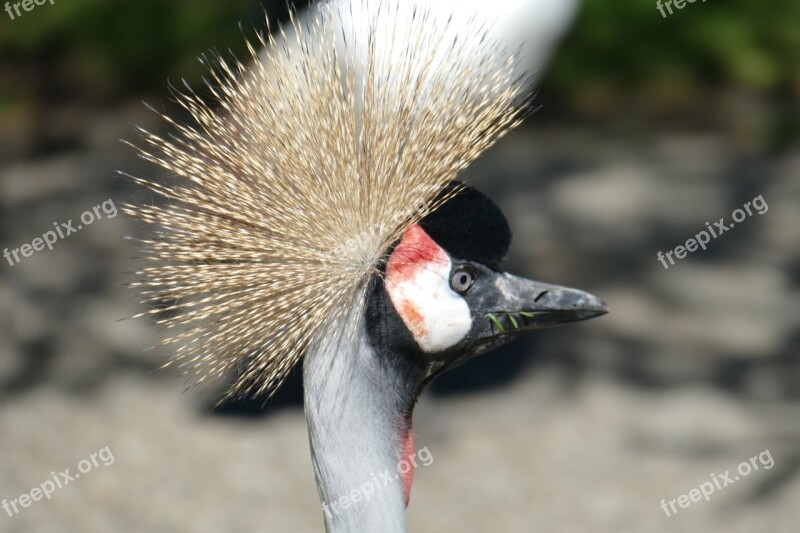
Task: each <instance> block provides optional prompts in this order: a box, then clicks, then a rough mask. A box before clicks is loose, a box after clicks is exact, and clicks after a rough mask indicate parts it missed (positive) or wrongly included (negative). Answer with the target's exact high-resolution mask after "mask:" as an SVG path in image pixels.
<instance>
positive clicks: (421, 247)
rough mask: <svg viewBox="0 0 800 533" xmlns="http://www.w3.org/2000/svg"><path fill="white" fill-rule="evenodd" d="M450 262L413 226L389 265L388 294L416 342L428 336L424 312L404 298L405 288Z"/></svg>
mask: <svg viewBox="0 0 800 533" xmlns="http://www.w3.org/2000/svg"><path fill="white" fill-rule="evenodd" d="M449 261H450V259H449V258H448V257H447V253H446V252H445V251H444V250H443V249H442V248H441V247H440V246H439V245H438V244H436V243H435V242H434V241H433V239H431V238H430V236H429V235H428V234H427V233H425V230H423V229H422V227H420V226H419V225H418V224H414V225H413V226H411V227H410V228H408V230H406V232H405V233H404V234H403V238H402V239H401V240H400V244H399V245H398V246H397V248H395V250H394V253H392V255H391V257H389V262H388V263H387V265H386V281H387V283H388V285H389V287H390V290H389V293H390V295H391V296H392V302H393V303H394V305H395V308H396V309H397V312H398V314H399V315H400V318H402V319H403V322H404V323H405V324H406V326H407V327H408V329H409V330H410V331H411V333H412V334H413V335H414V337H416V338H418V339H419V338H422V337H424V336H426V335H427V334H428V331H427V328H426V327H425V321H424V318H423V315H422V311H421V310H420V309H417V307H416V306H415V305H414V302H412V301H411V300H409V299H406V298H404V297H403V286H404V285H407V284H415V283H416V279H417V277H418V276H419V275H420V274H421V273H423V272H427V271H431V270H438V269H440V268H441V267H443V266H447V265H448V263H449Z"/></svg>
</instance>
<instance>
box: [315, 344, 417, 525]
mask: <svg viewBox="0 0 800 533" xmlns="http://www.w3.org/2000/svg"><path fill="white" fill-rule="evenodd" d="M362 332H363V329H362ZM384 355H385V354H384ZM387 360H390V359H389V358H384V359H381V358H380V357H379V356H378V355H377V354H376V353H375V351H374V350H373V349H372V348H371V347H370V346H369V343H368V342H367V340H366V335H365V334H363V333H362V334H360V335H356V336H355V338H354V339H352V340H350V341H349V342H344V341H343V340H342V339H339V341H338V342H332V343H329V344H328V345H318V346H315V347H314V348H312V349H311V350H310V351H309V353H308V354H307V355H306V359H305V363H304V376H303V379H304V388H305V393H304V394H305V412H306V420H307V422H308V429H309V436H310V441H311V457H312V462H313V466H314V474H315V477H316V480H317V486H318V489H319V494H320V499H321V500H322V503H323V515H324V519H325V524H326V530H327V531H328V532H329V533H362V532H363V533H375V532H376V531H380V532H382V533H403V532H405V531H406V526H405V507H406V506H405V498H404V492H403V482H402V478H401V476H400V475H399V472H398V469H397V465H398V462H399V461H400V460H401V459H402V458H403V457H402V455H401V449H403V442H402V440H403V439H402V437H403V436H404V435H405V433H406V424H407V418H406V417H407V413H409V411H410V409H411V403H412V402H413V395H414V393H415V391H416V389H417V386H418V384H417V383H413V381H414V380H413V379H407V378H406V377H403V372H402V371H399V370H398V369H397V367H396V366H394V365H390V364H386V361H387Z"/></svg>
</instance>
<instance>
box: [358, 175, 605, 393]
mask: <svg viewBox="0 0 800 533" xmlns="http://www.w3.org/2000/svg"><path fill="white" fill-rule="evenodd" d="M456 185H460V184H454V186H456ZM510 242H511V232H510V230H509V225H508V222H507V221H506V218H505V217H504V216H503V213H502V212H501V210H500V208H499V207H497V206H496V205H495V204H494V203H493V202H492V201H491V200H490V199H489V198H488V197H487V196H486V195H484V194H483V193H481V192H479V191H477V190H476V189H474V188H471V187H463V186H462V187H460V192H458V193H457V194H456V195H455V196H454V197H453V198H452V199H451V200H449V201H448V202H447V203H445V204H444V205H443V206H442V207H441V208H439V209H438V210H436V211H434V212H433V213H432V214H430V215H428V216H427V217H425V218H424V219H423V220H422V221H420V222H419V223H418V224H415V225H413V226H411V227H410V228H409V229H408V230H406V232H405V233H404V234H403V237H402V239H401V240H400V242H399V243H397V245H396V246H395V247H394V248H393V249H392V250H391V253H390V254H389V256H388V259H387V261H386V265H385V275H384V276H383V277H382V283H381V284H379V285H378V286H376V288H375V290H374V291H373V294H372V297H371V301H370V304H369V306H368V310H367V329H368V330H369V334H370V336H371V338H372V342H373V344H376V345H378V347H382V346H380V345H385V344H386V343H390V344H392V345H393V346H392V347H393V348H394V349H395V350H398V349H399V350H400V351H401V352H403V353H407V354H413V355H414V356H415V357H416V360H417V361H421V362H423V363H424V364H425V365H424V366H425V367H426V374H427V376H426V377H427V378H428V379H430V378H432V377H434V376H435V375H437V374H438V373H439V372H441V371H443V370H446V369H447V368H450V367H453V366H455V365H457V364H460V363H462V362H464V361H466V360H467V359H469V358H471V357H473V356H476V355H479V354H481V353H484V352H486V351H488V350H490V349H492V348H495V347H497V346H500V345H502V344H505V343H507V342H509V341H511V340H513V339H515V338H517V337H518V336H520V335H522V334H524V333H526V332H529V331H533V330H536V329H540V328H544V327H551V326H559V325H562V324H567V323H570V322H577V321H581V320H587V319H590V318H594V317H598V316H601V315H604V314H606V313H607V312H608V308H607V306H606V304H605V303H603V302H602V301H601V300H599V299H598V298H597V297H595V296H593V295H591V294H589V293H586V292H583V291H580V290H576V289H570V288H566V287H560V286H557V285H551V284H548V283H542V282H539V281H534V280H529V279H524V278H521V277H517V276H514V275H511V274H509V273H506V272H504V271H502V270H501V269H500V262H501V260H502V258H503V256H505V254H506V252H507V251H508V248H509V245H510Z"/></svg>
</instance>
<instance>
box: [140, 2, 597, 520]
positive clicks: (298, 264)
mask: <svg viewBox="0 0 800 533" xmlns="http://www.w3.org/2000/svg"><path fill="white" fill-rule="evenodd" d="M543 2H544V0H540V1H539V2H538V3H540V4H542V3H543ZM533 3H534V4H536V3H537V2H533ZM412 4H413V9H409V6H411V5H412ZM422 4H424V2H421V1H417V2H413V1H409V2H406V3H403V2H400V1H399V0H394V1H392V0H384V1H382V2H377V1H373V0H352V1H350V2H348V3H347V4H346V5H345V7H344V8H343V7H342V5H343V4H342V2H333V3H321V4H318V5H316V6H315V8H314V12H313V15H312V16H310V17H308V18H305V19H303V20H302V22H298V19H294V22H293V24H292V25H291V26H290V29H289V30H287V31H285V32H283V34H282V36H278V37H267V38H263V37H262V38H260V40H261V43H260V44H261V45H262V46H263V49H264V50H266V52H265V53H263V54H262V53H261V52H259V47H255V46H251V47H250V51H251V54H252V57H253V60H254V61H253V62H251V63H250V64H249V65H244V64H241V63H238V62H234V63H232V64H229V63H225V62H220V63H219V64H218V65H217V68H215V69H212V73H213V78H212V80H211V81H210V82H209V88H210V90H211V91H212V93H213V94H214V95H215V96H216V98H217V100H218V102H217V104H218V107H219V109H214V108H212V107H210V106H209V105H208V104H207V103H206V102H204V101H203V100H202V99H201V98H199V97H198V96H196V94H195V93H193V92H192V91H191V90H190V89H188V90H187V92H185V93H182V94H178V95H177V96H178V102H180V104H181V105H183V107H185V108H186V110H187V111H188V112H189V114H190V115H191V117H192V118H193V122H192V123H189V124H181V123H177V122H175V121H172V120H171V119H169V118H168V117H166V116H165V117H164V118H165V119H166V120H167V121H168V122H169V124H171V125H172V126H173V128H174V129H175V133H174V134H172V135H170V136H169V137H162V136H159V135H157V134H154V133H150V132H147V131H145V130H140V133H141V137H142V142H141V143H140V146H139V148H138V149H139V150H140V152H141V154H142V156H143V157H144V158H146V159H147V160H149V161H151V162H153V163H155V164H157V165H159V166H160V167H162V168H163V169H165V170H166V171H168V172H169V173H170V175H171V176H173V179H171V180H170V181H169V182H168V183H160V182H157V181H154V180H148V179H141V178H137V177H132V176H131V178H132V179H134V180H135V181H137V182H138V183H140V184H142V185H144V186H146V187H148V188H149V189H150V190H152V191H153V192H154V193H156V195H157V196H160V197H161V198H162V199H163V201H162V202H157V203H153V204H152V205H129V206H127V207H126V212H127V213H129V214H130V215H132V216H134V217H137V218H138V219H140V220H142V221H143V222H144V223H145V224H146V225H147V227H149V228H150V230H149V235H148V236H146V237H144V238H142V239H141V248H142V250H143V252H144V256H145V257H146V258H148V259H150V260H151V261H150V262H149V263H148V264H147V266H145V267H144V268H142V269H140V271H139V272H138V274H139V278H140V279H139V280H138V281H137V282H135V283H134V286H135V287H138V288H139V289H140V290H141V292H142V294H143V295H144V296H143V300H144V302H145V303H146V304H149V305H150V307H151V310H150V311H147V312H146V313H143V314H150V315H153V316H154V317H155V318H156V320H157V322H159V323H161V324H162V325H164V326H165V327H166V328H167V329H168V330H169V331H171V332H172V333H173V334H172V335H171V337H170V338H169V339H168V340H167V341H166V343H167V344H170V345H174V346H175V354H176V356H175V358H174V360H173V362H174V363H175V364H177V365H179V366H180V367H182V368H183V369H185V370H187V371H191V372H193V373H194V375H196V376H197V378H196V381H197V382H198V383H202V382H204V381H206V380H208V379H210V378H220V379H225V378H226V376H229V375H231V374H232V373H233V374H234V375H235V376H236V379H235V380H234V382H233V383H232V384H231V386H230V389H229V392H228V393H227V397H238V396H245V395H251V394H254V395H266V396H268V395H269V394H271V393H272V392H274V391H275V390H276V389H277V388H278V387H279V386H280V385H281V384H282V383H283V381H284V380H285V379H286V377H287V375H288V374H289V372H290V371H291V370H292V369H293V368H294V367H295V366H296V364H298V362H300V360H301V359H303V358H304V368H303V370H304V372H303V382H304V395H305V412H306V418H307V421H308V429H309V435H310V444H311V455H312V463H313V467H314V474H315V477H316V481H317V486H318V490H319V496H320V498H321V500H322V502H323V508H324V511H323V513H322V515H323V520H324V522H325V525H326V529H327V531H329V532H330V533H345V532H347V533H359V532H363V533H376V532H377V533H399V532H403V531H405V509H406V506H407V504H408V500H409V493H410V490H411V485H412V475H413V471H408V472H405V473H403V474H402V475H399V474H398V475H396V476H394V477H391V478H390V479H389V481H388V482H387V483H386V484H385V486H382V487H380V489H379V490H376V491H375V493H374V494H371V497H370V498H369V500H368V501H367V500H365V499H362V500H361V501H354V502H352V503H353V504H352V505H350V506H347V508H346V509H343V508H340V509H336V510H335V512H332V511H331V507H332V504H333V503H335V502H338V501H341V500H342V498H347V497H348V496H350V495H351V494H352V493H353V491H355V490H358V489H359V488H360V487H361V486H363V484H364V483H365V482H367V481H369V480H371V479H374V478H375V477H376V476H378V475H380V474H382V473H384V472H386V471H387V470H388V471H391V470H392V469H393V468H395V467H396V465H397V464H398V462H399V461H402V460H404V459H406V458H408V457H409V456H410V455H411V454H412V453H413V450H414V439H413V429H412V410H413V408H414V405H415V403H416V401H417V399H418V398H419V396H420V393H421V391H422V390H423V389H424V387H425V386H426V385H427V384H428V383H430V382H431V380H433V379H434V378H435V377H436V376H437V375H439V374H440V373H442V372H444V371H445V370H447V369H449V368H452V367H453V366H455V365H457V364H460V363H462V362H464V361H465V360H467V359H469V358H471V357H473V356H476V355H478V354H481V353H483V352H486V351H488V350H490V349H492V348H494V347H497V346H499V345H501V344H504V343H507V342H509V341H511V340H512V339H514V338H516V337H518V336H519V335H521V334H523V333H525V332H528V331H532V330H535V329H538V328H542V327H547V326H555V325H560V324H566V323H568V322H574V321H579V320H585V319H589V318H592V317H596V316H599V315H602V314H604V313H606V312H607V309H606V306H605V305H604V304H603V302H601V301H600V300H598V299H597V298H596V297H594V296H592V295H590V294H587V293H585V292H581V291H578V290H574V289H568V288H564V287H559V286H555V285H549V284H546V283H541V282H537V281H531V280H527V279H522V278H519V277H515V276H512V275H510V274H508V273H505V272H503V271H502V270H500V263H501V260H502V258H503V256H504V255H505V253H506V251H507V250H508V247H509V245H510V241H511V232H510V230H509V225H508V223H507V221H506V219H505V217H504V216H503V214H502V212H501V211H500V209H499V208H498V207H497V206H496V205H495V204H494V203H493V202H492V201H491V200H490V199H489V198H488V197H487V196H485V195H484V194H482V193H480V192H478V191H477V190H475V189H474V188H472V187H470V186H468V185H467V184H465V183H463V182H460V181H458V180H457V178H458V177H459V175H460V174H461V172H462V171H463V170H464V169H466V168H467V167H468V166H469V165H470V163H471V162H472V161H474V160H475V159H476V158H477V157H478V156H479V155H480V154H481V153H483V152H484V151H485V150H486V149H488V148H489V147H490V146H492V145H493V144H494V143H495V142H496V141H497V140H498V139H500V138H501V137H502V136H503V135H505V134H506V133H507V132H508V131H510V130H511V129H512V128H513V127H514V126H516V125H517V124H519V123H520V122H521V120H522V119H523V118H524V117H525V115H526V114H527V109H526V107H525V106H524V101H525V96H526V94H527V92H528V90H529V88H530V80H529V78H530V75H531V68H530V67H529V66H527V65H526V64H525V62H524V61H523V60H522V59H520V56H519V55H518V54H519V52H520V47H519V46H518V45H515V44H514V43H511V46H509V42H502V41H501V40H500V39H497V38H495V37H496V36H497V33H496V30H494V29H493V28H494V26H493V25H492V23H491V22H487V21H486V20H482V19H481V17H480V16H478V15H479V14H478V13H473V14H471V15H469V16H461V17H457V16H455V15H454V14H453V13H448V11H447V10H446V9H444V8H442V7H441V6H439V7H436V8H430V9H425V8H424V6H423V5H422ZM467 4H470V3H469V2H468V3H467ZM442 5H451V6H452V5H453V4H452V2H450V0H448V1H446V2H443V4H442ZM470 5H471V4H470ZM359 8H360V11H359ZM358 13H360V14H358ZM356 14H358V16H356ZM493 32H494V33H493ZM292 43H293V44H292ZM165 302H166V303H165ZM165 311H166V313H165Z"/></svg>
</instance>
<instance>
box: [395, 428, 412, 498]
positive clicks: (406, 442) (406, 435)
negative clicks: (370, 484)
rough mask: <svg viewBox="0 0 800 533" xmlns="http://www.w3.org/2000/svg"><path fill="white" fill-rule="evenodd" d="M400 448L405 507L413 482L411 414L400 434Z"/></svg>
mask: <svg viewBox="0 0 800 533" xmlns="http://www.w3.org/2000/svg"><path fill="white" fill-rule="evenodd" d="M401 438H402V444H401V446H402V448H401V453H400V460H401V461H405V464H404V465H403V470H407V471H406V472H403V470H400V471H399V473H400V476H401V479H402V481H403V498H404V499H405V503H406V507H408V502H409V500H410V499H411V484H412V483H413V482H414V460H413V459H414V453H415V450H414V428H413V427H412V421H411V414H410V413H409V414H408V418H407V425H406V429H405V431H404V432H403V434H402V435H401Z"/></svg>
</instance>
